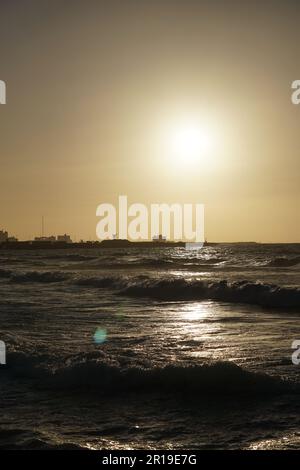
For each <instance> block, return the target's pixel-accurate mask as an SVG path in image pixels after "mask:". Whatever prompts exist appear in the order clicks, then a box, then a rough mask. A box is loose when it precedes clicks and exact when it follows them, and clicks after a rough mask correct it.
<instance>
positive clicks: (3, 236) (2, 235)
mask: <svg viewBox="0 0 300 470" xmlns="http://www.w3.org/2000/svg"><path fill="white" fill-rule="evenodd" d="M7 240H8V232H4V231H3V230H0V243H4V242H7Z"/></svg>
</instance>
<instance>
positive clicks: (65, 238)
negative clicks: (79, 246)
mask: <svg viewBox="0 0 300 470" xmlns="http://www.w3.org/2000/svg"><path fill="white" fill-rule="evenodd" d="M57 241H58V242H65V243H73V242H72V239H71V237H70V235H67V234H66V233H65V234H64V235H57Z"/></svg>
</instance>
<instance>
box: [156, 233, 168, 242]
mask: <svg viewBox="0 0 300 470" xmlns="http://www.w3.org/2000/svg"><path fill="white" fill-rule="evenodd" d="M153 241H154V242H160V243H162V242H165V241H167V239H166V237H164V236H163V235H155V236H154V237H153Z"/></svg>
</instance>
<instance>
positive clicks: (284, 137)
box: [0, 0, 300, 243]
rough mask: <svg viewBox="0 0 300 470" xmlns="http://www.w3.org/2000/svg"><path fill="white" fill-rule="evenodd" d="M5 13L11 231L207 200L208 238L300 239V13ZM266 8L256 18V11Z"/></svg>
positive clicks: (64, 229) (4, 222)
mask: <svg viewBox="0 0 300 470" xmlns="http://www.w3.org/2000/svg"><path fill="white" fill-rule="evenodd" d="M171 3H172V7H170V2H168V1H166V0H160V1H156V0H154V1H151V2H139V1H135V0H128V1H126V2H121V1H116V0H111V1H110V2H104V1H96V0H89V2H88V8H87V5H86V4H85V3H84V2H82V1H78V0H73V1H72V2H70V1H67V0H65V1H62V0H59V1H57V0H53V1H51V2H49V1H46V0H39V1H37V0H27V1H26V2H24V3H21V2H18V1H16V0H10V1H4V2H1V17H0V57H1V67H0V79H1V80H4V81H5V82H6V85H7V104H6V105H1V106H0V129H1V130H0V136H1V140H0V142H1V147H0V148H1V152H0V162H1V173H0V199H1V205H0V230H1V229H5V230H8V231H9V233H10V234H12V235H15V236H17V237H18V238H20V239H29V238H33V236H35V235H40V232H41V217H42V215H44V216H45V234H47V235H51V234H62V233H69V234H70V235H71V236H72V237H74V235H76V238H77V240H79V239H81V238H83V239H96V234H95V230H96V224H97V221H98V219H97V218H96V215H95V214H96V208H97V206H98V205H99V204H100V203H104V202H107V203H112V204H113V203H115V204H117V199H118V196H119V195H122V194H125V195H127V196H128V200H129V203H130V204H131V203H134V202H140V203H143V204H146V205H150V204H151V203H168V204H170V203H175V202H177V203H186V202H193V203H204V204H205V208H206V210H205V212H206V238H207V239H208V240H209V241H224V242H226V241H228V242H229V241H232V242H235V241H257V242H272V243H276V242H300V222H299V203H300V187H299V176H300V160H299V151H300V139H299V131H300V106H295V105H293V104H292V103H291V93H292V91H291V84H292V82H293V81H294V80H296V79H300V69H299V66H298V64H297V62H298V61H297V58H298V55H299V53H298V45H299V43H300V30H299V25H298V18H299V13H300V5H299V3H298V4H297V2H296V1H294V0H288V1H286V2H280V1H278V2H277V1H273V2H272V5H273V8H272V12H271V13H272V14H270V8H269V6H268V5H262V4H261V2H256V1H254V2H251V4H248V5H247V6H246V5H242V4H241V3H242V2H238V1H233V0H231V1H228V2H226V5H224V4H222V3H221V2H218V1H194V0H185V1H175V0H173V1H172V2H171ZM258 5H259V8H258Z"/></svg>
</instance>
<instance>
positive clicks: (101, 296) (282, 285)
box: [0, 243, 300, 450]
mask: <svg viewBox="0 0 300 470" xmlns="http://www.w3.org/2000/svg"><path fill="white" fill-rule="evenodd" d="M299 320H300V244H278V245H276V244H255V243H253V244H246V243H245V244H216V245H207V246H205V247H203V248H202V249H200V250H187V249H185V248H183V247H157V248H155V247H153V248H146V247H141V248H139V247H132V248H131V247H130V248H126V249H122V248H102V249H101V248H90V247H88V246H87V248H80V249H78V248H77V249H76V248H72V247H70V248H67V249H40V250H38V249H36V250H24V251H22V250H12V249H11V250H7V249H0V340H1V341H3V342H4V345H5V348H4V350H3V353H5V354H4V356H5V362H6V363H5V364H2V365H0V396H1V420H0V449H12V450H17V449H45V450H46V449H122V450H123V449H124V450H125V449H146V450H147V449H149V450H151V449H152V450H159V449H170V450H173V449H189V450H192V449H197V450H201V449H249V450H251V449H299V448H300V420H299V415H300V413H299V411H300V400H299V397H300V365H297V361H295V360H292V354H293V353H294V357H295V356H296V358H297V351H295V349H293V343H294V342H295V341H297V340H299V344H300V321H299ZM2 344H3V343H2ZM298 356H299V358H300V353H299V355H298ZM2 362H4V361H3V354H2Z"/></svg>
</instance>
